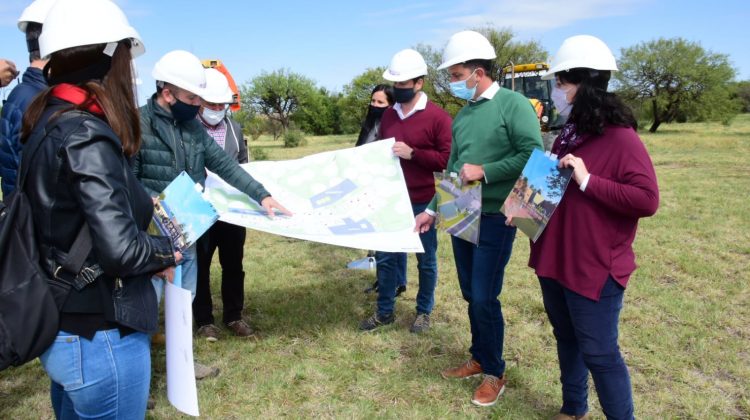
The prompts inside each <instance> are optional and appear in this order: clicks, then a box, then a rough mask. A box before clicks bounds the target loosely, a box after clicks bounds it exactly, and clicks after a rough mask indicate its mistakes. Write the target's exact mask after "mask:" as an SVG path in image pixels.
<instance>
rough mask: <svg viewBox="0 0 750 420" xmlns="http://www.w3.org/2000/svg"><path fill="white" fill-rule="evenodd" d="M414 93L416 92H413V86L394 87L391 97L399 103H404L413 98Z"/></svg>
mask: <svg viewBox="0 0 750 420" xmlns="http://www.w3.org/2000/svg"><path fill="white" fill-rule="evenodd" d="M416 94H417V92H414V88H413V87H410V88H397V87H394V88H393V99H394V100H395V101H396V102H398V103H400V104H404V103H407V102H409V101H411V100H412V99H414V96H415V95H416Z"/></svg>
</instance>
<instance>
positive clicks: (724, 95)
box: [235, 26, 750, 147]
mask: <svg viewBox="0 0 750 420" xmlns="http://www.w3.org/2000/svg"><path fill="white" fill-rule="evenodd" d="M474 30H477V31H479V32H481V33H482V34H484V35H485V36H486V37H487V39H488V40H489V41H490V43H491V44H492V45H493V46H494V47H495V49H496V52H497V59H496V76H497V78H498V79H499V77H500V74H499V70H500V69H501V68H502V67H503V66H505V65H507V64H508V63H509V62H511V61H512V62H513V63H516V64H521V63H535V62H545V61H547V59H548V57H549V53H548V52H547V51H546V50H545V49H544V48H543V47H542V46H541V45H540V44H539V43H538V42H537V41H526V42H519V41H514V39H513V38H514V34H513V32H512V30H510V29H506V28H495V27H491V26H487V27H483V28H474ZM413 48H414V49H416V50H417V51H419V52H420V53H421V54H422V56H423V57H424V59H425V61H426V62H427V65H428V68H429V74H428V77H427V78H428V80H427V83H426V84H425V88H424V90H425V93H427V95H428V97H429V98H430V99H431V100H432V101H433V102H435V103H436V104H438V105H440V106H441V107H443V108H444V109H446V110H447V111H448V112H449V113H450V114H451V115H455V114H456V112H458V110H459V109H460V108H461V107H462V106H463V104H464V101H461V100H460V99H458V98H455V97H454V96H452V95H451V94H450V89H449V88H448V83H449V80H448V74H447V72H445V71H437V70H435V69H436V68H437V66H438V65H439V64H440V63H441V62H442V52H441V51H440V50H438V49H435V48H433V47H432V46H429V45H425V44H419V45H416V46H414V47H413ZM618 66H619V68H620V71H618V72H615V73H614V78H613V81H612V82H611V88H612V90H614V91H615V92H617V93H618V94H619V95H620V96H621V97H622V98H623V99H624V100H625V101H626V102H627V103H628V104H629V105H630V106H631V107H632V108H633V109H634V111H635V113H636V116H637V118H638V120H639V121H640V123H641V124H642V125H643V126H644V127H645V126H648V127H649V128H648V129H649V131H650V132H656V130H657V129H658V128H659V126H660V125H661V124H664V123H671V122H687V121H692V122H699V121H722V122H724V123H729V122H730V121H731V119H732V118H733V117H734V116H735V115H736V114H737V113H739V112H750V81H740V82H736V81H735V80H734V79H735V76H736V70H735V69H734V68H733V67H732V66H731V64H730V61H729V56H728V55H726V54H720V53H714V52H712V51H708V50H706V49H704V48H703V47H702V46H701V45H700V44H699V43H696V42H691V41H687V40H685V39H683V38H672V39H656V40H652V41H647V42H641V43H639V44H637V45H634V46H632V47H628V48H623V49H622V50H621V51H620V56H619V60H618ZM384 70H385V67H375V68H369V69H366V70H365V71H364V72H363V73H361V74H359V75H357V76H356V77H354V79H352V81H351V82H349V83H348V84H346V85H345V86H344V87H343V89H342V91H341V92H331V91H329V90H328V89H326V88H324V87H319V86H317V85H316V82H315V81H313V80H312V79H310V78H308V77H305V76H304V75H302V74H299V73H296V72H293V71H291V70H289V69H278V70H274V71H271V72H265V71H264V72H262V73H261V74H260V75H258V76H256V77H255V78H253V79H252V80H250V81H249V82H247V83H246V84H244V85H242V86H241V87H240V89H241V98H242V110H241V111H239V112H238V113H236V114H235V118H237V119H238V120H239V121H240V123H241V124H242V125H243V128H244V131H245V134H246V135H248V136H250V137H252V138H257V137H258V136H260V135H261V134H268V135H271V136H273V137H274V139H277V138H279V137H282V136H283V137H284V140H285V145H287V146H290V147H294V146H297V145H299V144H300V143H301V142H303V141H304V138H303V136H302V133H306V134H311V135H331V134H352V133H356V132H358V131H359V129H360V124H361V122H362V120H363V119H364V117H365V113H366V111H367V105H368V104H369V101H370V92H371V90H372V88H373V87H374V86H375V85H377V84H380V83H387V82H386V81H385V80H383V79H382V74H383V71H384Z"/></svg>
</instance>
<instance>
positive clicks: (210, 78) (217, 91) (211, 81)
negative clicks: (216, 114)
mask: <svg viewBox="0 0 750 420" xmlns="http://www.w3.org/2000/svg"><path fill="white" fill-rule="evenodd" d="M232 95H233V92H232V89H230V88H229V81H228V80H227V78H226V76H224V75H223V74H222V73H221V72H220V71H219V70H216V69H212V68H210V69H206V93H204V94H203V96H201V98H203V100H204V101H206V102H211V103H214V104H231V103H232V102H233V101H234V98H233V96H232Z"/></svg>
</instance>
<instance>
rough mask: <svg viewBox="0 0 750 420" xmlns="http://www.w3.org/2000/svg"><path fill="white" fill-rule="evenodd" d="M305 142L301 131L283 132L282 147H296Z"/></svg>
mask: <svg viewBox="0 0 750 420" xmlns="http://www.w3.org/2000/svg"><path fill="white" fill-rule="evenodd" d="M306 144H307V139H306V138H305V135H304V134H303V133H302V131H299V130H288V131H287V132H286V133H285V134H284V147H298V146H304V145H306Z"/></svg>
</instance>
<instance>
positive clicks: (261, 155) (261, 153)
mask: <svg viewBox="0 0 750 420" xmlns="http://www.w3.org/2000/svg"><path fill="white" fill-rule="evenodd" d="M250 158H251V159H250V160H253V161H258V160H268V152H267V151H266V149H264V148H262V147H251V148H250Z"/></svg>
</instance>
